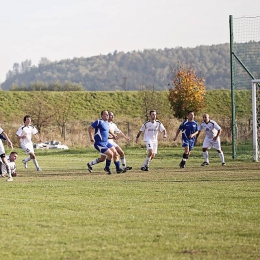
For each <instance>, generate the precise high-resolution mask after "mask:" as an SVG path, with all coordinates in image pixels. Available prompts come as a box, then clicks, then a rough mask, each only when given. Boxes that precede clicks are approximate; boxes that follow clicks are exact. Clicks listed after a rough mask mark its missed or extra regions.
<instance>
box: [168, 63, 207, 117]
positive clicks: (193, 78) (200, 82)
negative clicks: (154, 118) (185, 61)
mask: <svg viewBox="0 0 260 260" xmlns="http://www.w3.org/2000/svg"><path fill="white" fill-rule="evenodd" d="M171 80H172V82H173V85H174V88H170V89H169V101H170V104H171V108H172V110H173V114H174V116H175V117H177V118H179V119H182V118H185V116H186V115H187V113H188V111H190V110H192V111H194V113H195V114H196V113H198V112H199V111H200V110H201V109H202V108H204V107H205V101H204V97H205V93H206V87H205V85H204V82H205V80H204V78H199V77H198V76H197V75H196V73H195V71H194V70H193V69H191V68H190V67H189V66H178V68H177V70H176V72H173V73H172V78H171Z"/></svg>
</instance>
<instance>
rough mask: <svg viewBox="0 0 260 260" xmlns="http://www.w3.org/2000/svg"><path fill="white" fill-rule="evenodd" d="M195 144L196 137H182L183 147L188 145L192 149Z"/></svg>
mask: <svg viewBox="0 0 260 260" xmlns="http://www.w3.org/2000/svg"><path fill="white" fill-rule="evenodd" d="M194 144H195V138H191V139H187V138H185V139H182V147H187V146H189V150H190V151H191V150H192V149H193V147H194Z"/></svg>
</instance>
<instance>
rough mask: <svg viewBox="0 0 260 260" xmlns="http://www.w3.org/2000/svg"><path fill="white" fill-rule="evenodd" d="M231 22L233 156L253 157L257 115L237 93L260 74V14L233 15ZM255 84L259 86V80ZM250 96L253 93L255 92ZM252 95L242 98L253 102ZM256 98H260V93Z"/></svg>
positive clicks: (246, 88) (249, 86)
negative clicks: (234, 16)
mask: <svg viewBox="0 0 260 260" xmlns="http://www.w3.org/2000/svg"><path fill="white" fill-rule="evenodd" d="M229 25H230V68H231V69H230V70H231V97H232V122H231V127H232V157H233V158H237V157H239V158H244V159H252V157H253V158H254V157H255V151H254V147H253V146H254V143H253V127H254V125H253V124H254V118H253V115H252V113H251V111H250V112H249V113H245V110H243V109H241V108H239V107H238V104H237V100H236V96H237V95H236V94H237V92H238V91H241V90H243V91H248V92H251V91H252V87H251V86H252V84H253V83H252V84H251V81H252V80H255V79H259V78H260V16H254V17H239V18H233V16H232V15H230V16H229ZM254 84H256V86H257V84H258V83H254ZM257 89H259V88H256V90H257ZM257 93H258V94H257ZM256 94H257V95H259V90H258V92H257V91H256ZM249 96H250V97H253V96H252V95H249ZM252 99H253V98H252ZM252 99H251V98H250V99H249V100H248V99H246V100H243V101H242V102H244V103H248V102H250V104H251V103H252V102H253V100H252ZM256 100H258V102H259V98H257V96H256ZM240 102H241V101H240ZM252 104H253V103H252ZM258 110H259V109H258ZM258 113H259V111H258ZM258 131H259V129H258ZM254 159H255V158H254Z"/></svg>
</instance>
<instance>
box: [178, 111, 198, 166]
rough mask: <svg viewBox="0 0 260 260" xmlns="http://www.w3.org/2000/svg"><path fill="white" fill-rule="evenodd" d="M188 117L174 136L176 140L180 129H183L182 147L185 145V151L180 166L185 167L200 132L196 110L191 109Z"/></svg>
mask: <svg viewBox="0 0 260 260" xmlns="http://www.w3.org/2000/svg"><path fill="white" fill-rule="evenodd" d="M187 117H188V118H187V119H186V120H185V121H183V122H182V123H181V125H180V126H179V128H178V130H177V131H176V135H175V137H174V138H173V141H176V139H177V137H178V135H179V133H180V131H182V147H184V153H183V156H182V160H181V162H180V164H179V166H180V168H184V167H185V165H186V161H187V160H188V158H189V155H190V152H191V150H192V149H193V147H194V145H195V141H196V135H197V134H198V132H199V125H198V123H197V122H196V121H195V120H194V112H193V111H189V112H188V116H187Z"/></svg>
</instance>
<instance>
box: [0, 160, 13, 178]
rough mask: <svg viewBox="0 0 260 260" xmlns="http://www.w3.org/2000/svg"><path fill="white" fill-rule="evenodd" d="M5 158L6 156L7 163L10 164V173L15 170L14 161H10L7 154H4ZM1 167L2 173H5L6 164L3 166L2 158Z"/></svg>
mask: <svg viewBox="0 0 260 260" xmlns="http://www.w3.org/2000/svg"><path fill="white" fill-rule="evenodd" d="M5 158H6V160H7V163H8V165H9V166H10V169H11V173H14V172H15V170H16V165H15V162H10V158H9V156H6V157H5ZM0 160H1V159H0ZM1 167H2V168H1V170H2V174H7V170H6V166H5V164H4V163H3V162H2V160H1Z"/></svg>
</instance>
